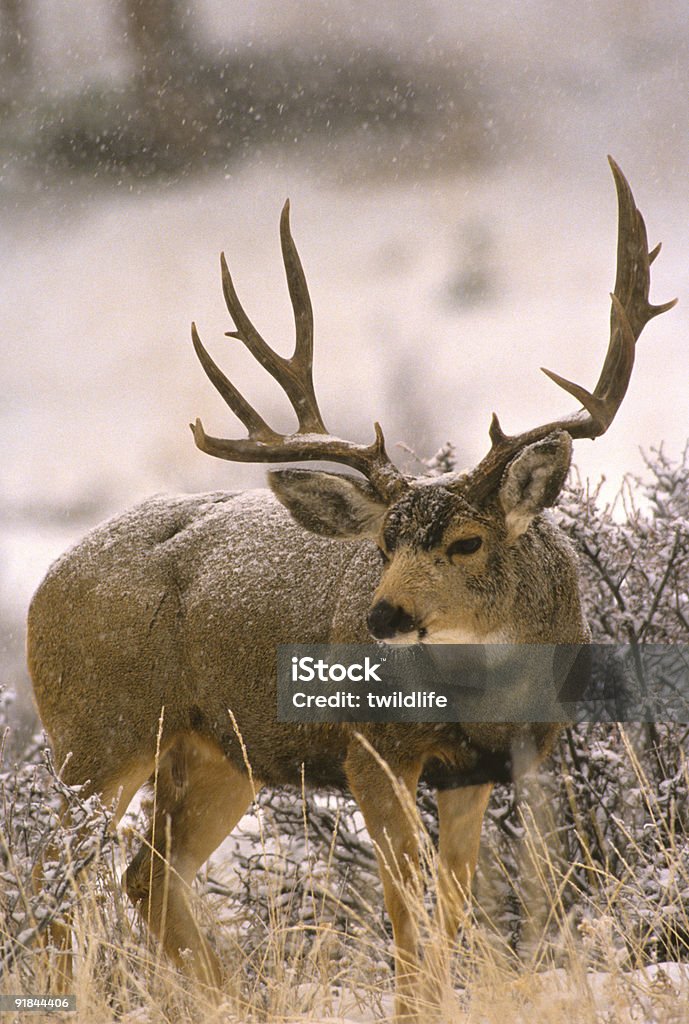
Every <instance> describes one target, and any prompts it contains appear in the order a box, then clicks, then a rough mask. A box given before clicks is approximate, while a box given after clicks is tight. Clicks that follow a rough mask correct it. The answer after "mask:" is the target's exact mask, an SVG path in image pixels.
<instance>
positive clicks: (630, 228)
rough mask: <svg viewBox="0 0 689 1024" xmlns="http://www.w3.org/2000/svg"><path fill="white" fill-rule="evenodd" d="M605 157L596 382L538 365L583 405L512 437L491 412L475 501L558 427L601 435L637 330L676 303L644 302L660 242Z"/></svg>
mask: <svg viewBox="0 0 689 1024" xmlns="http://www.w3.org/2000/svg"><path fill="white" fill-rule="evenodd" d="M608 161H609V163H610V167H611V169H612V173H613V178H614V180H615V188H616V191H617V203H618V234H617V274H616V278H615V290H614V292H613V293H612V295H611V296H610V298H611V302H612V305H611V309H610V342H609V344H608V351H607V353H606V356H605V360H604V362H603V368H602V370H601V373H600V377H599V378H598V383H597V384H596V386H595V388H594V389H593V392H589V391H587V390H586V389H585V388H583V387H581V385H579V384H575V383H573V382H572V381H570V380H567V379H566V378H565V377H561V376H560V375H559V374H557V373H554V372H553V371H552V370H546V369H544V368H542V369H543V372H544V373H545V374H546V376H548V377H549V378H550V379H551V380H552V381H554V382H555V383H556V384H557V385H558V386H559V387H561V388H563V389H564V390H565V391H567V392H568V394H570V395H572V396H573V397H574V398H576V399H577V400H578V401H579V402H581V404H582V406H583V409H581V410H580V411H579V412H576V413H572V414H570V415H569V416H566V417H564V418H563V419H560V420H556V421H554V422H552V423H546V424H544V425H543V426H541V427H536V428H534V429H533V430H529V431H527V432H526V433H523V434H519V435H515V436H514V437H510V436H508V435H506V434H504V433H503V431H502V429H501V427H500V424H499V422H498V419H497V417H496V416H495V414H494V415H493V420H492V422H491V427H490V438H491V450H490V451H489V453H488V455H486V457H485V458H484V459H483V460H482V461H481V462H480V463H479V465H478V466H477V467H476V469H475V470H474V471H473V473H472V474H471V476H470V486H471V488H472V491H473V493H474V494H475V496H476V497H477V498H478V499H479V500H480V498H481V497H484V496H486V495H487V494H489V493H490V492H491V491H492V490H493V489H494V487H495V486H496V485H497V484H498V483H499V480H500V478H501V476H502V473H503V472H504V469H505V467H506V466H507V464H508V463H509V462H510V461H511V459H512V458H513V457H514V456H515V455H516V454H517V453H518V452H519V451H520V450H521V449H522V448H523V447H525V446H526V445H528V444H532V443H533V442H534V441H538V440H541V439H543V438H544V437H547V436H548V434H551V433H553V432H554V431H557V430H565V431H567V433H569V434H570V436H571V437H572V438H580V437H586V438H591V439H593V438H596V437H599V436H600V435H601V434H604V433H605V431H606V430H607V429H608V427H609V426H610V424H611V423H612V421H613V419H614V418H615V415H616V413H617V410H618V409H619V407H620V405H621V403H622V400H623V398H624V396H625V394H626V392H627V388H628V386H629V380H630V378H631V374H632V369H633V367H634V356H635V352H636V342H637V340H638V338H639V335H640V334H641V332H642V330H643V329H644V327H645V326H646V324H647V323H648V321H649V320H651V319H653V317H655V316H659V314H660V313H665V312H666V311H667V310H668V309H672V307H673V306H674V305H675V303H676V302H677V300H676V299H673V300H672V301H670V302H665V303H663V304H662V305H657V306H655V305H652V304H651V303H650V302H649V299H648V293H649V288H650V280H651V275H650V265H651V263H652V262H653V260H654V259H655V258H656V256H657V255H658V253H659V252H660V245H657V246H656V247H655V249H653V250H652V251H651V252H649V251H648V241H647V236H646V225H645V224H644V219H643V217H642V216H641V213H640V212H639V210H638V209H637V207H636V203H635V201H634V196H633V194H632V190H631V188H630V187H629V183H628V182H627V179H626V178H625V176H624V175H623V174H622V171H621V170H620V168H619V166H618V165H617V164H616V163H615V161H614V160H613V159H612V157H608Z"/></svg>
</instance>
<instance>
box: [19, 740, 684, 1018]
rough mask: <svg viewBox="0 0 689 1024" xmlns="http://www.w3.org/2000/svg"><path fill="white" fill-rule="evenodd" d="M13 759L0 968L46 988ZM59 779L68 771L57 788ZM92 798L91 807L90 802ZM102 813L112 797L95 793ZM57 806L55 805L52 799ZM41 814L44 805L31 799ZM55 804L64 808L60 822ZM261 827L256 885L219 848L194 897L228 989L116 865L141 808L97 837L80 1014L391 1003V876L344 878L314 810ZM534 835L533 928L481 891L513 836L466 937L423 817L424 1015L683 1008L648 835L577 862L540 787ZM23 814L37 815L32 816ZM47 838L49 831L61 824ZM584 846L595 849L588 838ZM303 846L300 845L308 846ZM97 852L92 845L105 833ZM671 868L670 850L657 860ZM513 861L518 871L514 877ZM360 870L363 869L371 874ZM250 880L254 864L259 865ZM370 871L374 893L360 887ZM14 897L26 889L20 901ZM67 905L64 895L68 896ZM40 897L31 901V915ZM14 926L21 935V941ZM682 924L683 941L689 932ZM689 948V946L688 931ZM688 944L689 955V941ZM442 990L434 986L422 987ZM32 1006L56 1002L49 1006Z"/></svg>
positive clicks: (348, 1014) (134, 838)
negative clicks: (439, 874)
mask: <svg viewBox="0 0 689 1024" xmlns="http://www.w3.org/2000/svg"><path fill="white" fill-rule="evenodd" d="M627 756H628V758H629V762H630V764H631V766H632V767H633V768H634V770H635V773H636V779H637V782H638V787H639V799H641V800H642V801H646V806H647V818H648V820H647V827H648V828H652V829H655V830H657V831H658V832H659V833H662V834H663V840H664V849H665V850H666V860H665V866H664V867H663V869H662V872H661V874H662V878H661V879H659V882H660V884H662V886H663V893H664V902H663V908H662V909H663V914H664V917H665V918H667V917H668V915H669V917H670V918H671V919H672V920H673V921H674V922H675V928H676V933H677V936H678V940H679V939H680V938H681V937H682V936H687V935H689V905H688V904H687V898H686V897H687V893H688V892H689V870H688V861H687V850H686V840H685V838H684V836H683V835H682V834H681V833H679V832H678V831H677V830H676V828H675V827H674V823H672V822H669V821H667V820H666V818H665V817H664V816H663V814H661V809H660V808H659V807H658V806H657V805H655V804H654V800H653V797H652V795H651V792H650V787H649V786H648V784H647V780H646V779H645V776H644V772H643V769H642V768H641V765H640V764H639V762H638V760H637V759H636V755H635V752H634V750H633V749H632V748H631V747H628V748H627ZM32 770H33V772H34V778H35V779H36V782H35V787H34V790H33V792H32V794H30V798H31V800H33V801H34V803H35V802H36V799H37V797H38V794H39V793H40V792H41V787H40V785H39V781H40V782H41V785H42V786H43V790H42V799H43V800H44V801H45V808H44V810H45V811H46V813H45V814H43V816H41V815H37V814H35V813H34V814H33V818H32V820H34V822H35V821H40V822H42V823H43V824H42V825H41V827H43V828H44V830H45V828H48V830H49V831H51V830H52V831H51V841H52V842H57V843H58V845H60V844H62V846H61V849H62V854H61V860H60V868H59V871H56V872H55V873H54V874H53V876H51V877H52V879H53V881H54V880H55V878H56V877H57V876H59V877H61V878H62V879H63V880H64V878H66V877H68V876H69V870H68V869H69V864H70V861H71V860H72V859H74V851H75V850H76V851H77V852H78V851H79V849H80V847H78V845H75V843H74V837H73V836H72V838H71V841H68V840H69V835H67V836H66V835H65V834H64V832H62V833H61V832H60V829H59V827H58V825H57V824H56V822H55V819H54V812H53V811H52V810H51V807H52V804H51V800H52V797H53V796H54V785H55V779H54V777H52V776H51V775H50V773H49V772H44V774H43V775H42V776H41V777H40V780H39V776H38V775H36V773H37V772H38V773H39V775H40V772H41V771H42V769H32ZM21 771H22V770H21V769H20V770H19V772H10V771H6V772H5V773H4V775H3V776H2V779H0V781H1V782H2V791H1V793H0V799H1V800H2V807H3V818H2V821H1V822H0V864H1V865H2V871H1V872H0V878H1V879H2V881H3V885H4V888H3V889H2V890H0V913H1V914H3V916H2V918H1V919H0V947H1V946H2V945H3V944H4V945H5V951H6V953H7V950H8V949H12V950H13V955H12V956H6V958H5V969H4V971H1V972H0V993H3V994H17V993H22V994H30V993H33V994H36V993H45V992H47V991H48V990H49V984H50V983H49V977H50V972H51V969H52V968H54V964H55V951H54V950H51V949H48V950H47V951H46V950H44V949H42V948H41V947H40V945H39V943H38V941H37V935H36V930H35V929H34V931H33V932H31V930H30V929H28V930H27V928H26V927H24V929H23V931H21V932H19V931H18V929H19V927H20V924H19V922H20V918H21V919H22V920H23V921H24V923H26V921H28V920H29V919H32V921H33V923H34V924H35V925H36V926H37V928H38V930H39V931H40V921H41V920H46V913H47V911H46V908H48V909H50V907H51V903H50V899H48V898H46V897H45V896H43V895H40V896H36V895H35V894H34V893H33V890H32V887H31V882H30V870H31V867H32V864H33V863H34V861H35V860H36V853H35V851H33V850H32V849H31V848H30V847H31V845H32V842H34V841H36V840H37V835H38V833H37V831H36V827H35V825H31V823H30V821H28V820H27V821H26V822H24V823H23V825H22V823H21V822H20V821H19V817H18V814H21V812H22V808H24V810H26V808H25V804H24V802H23V801H24V800H25V798H26V776H25V775H21ZM51 787H52V788H51ZM90 813H91V812H90ZM92 813H94V814H95V815H96V819H94V820H97V815H98V813H100V812H98V811H93V812H92ZM51 814H52V817H51ZM28 817H29V818H30V817H31V815H29V816H28ZM46 822H48V823H49V824H48V826H47V825H46ZM258 823H259V824H258V837H257V839H256V841H255V843H254V846H255V850H256V854H257V857H258V858H259V861H260V860H261V859H262V862H263V864H264V865H265V861H266V859H267V860H268V861H269V862H270V865H271V870H270V871H266V870H261V869H259V867H258V863H259V861H257V866H256V869H255V870H250V872H249V875H250V876H251V877H250V878H249V882H248V888H247V885H246V884H243V885H242V886H239V885H238V883H237V881H236V879H235V878H234V877H233V871H232V865H231V863H227V862H224V861H222V860H216V861H215V862H214V863H213V864H212V866H211V868H210V869H207V870H206V873H205V875H204V876H203V877H202V878H200V880H199V883H198V884H199V886H200V887H201V888H204V889H206V894H205V896H204V897H203V898H199V895H198V893H193V892H190V899H191V900H193V901H194V903H195V905H196V911H197V914H198V916H199V919H200V920H201V921H202V923H203V926H204V928H206V929H207V932H208V934H209V935H210V937H211V941H212V942H213V943H214V945H215V947H216V949H217V950H218V952H219V953H220V956H221V959H222V961H223V963H224V965H225V968H226V975H227V977H226V993H227V994H226V997H225V998H224V1000H223V1001H222V1002H221V1003H220V1004H218V1003H217V1002H215V1001H214V1000H213V999H212V998H211V997H210V996H209V995H208V993H207V992H205V991H204V990H203V989H202V988H200V987H199V986H198V985H195V984H193V983H191V982H190V981H188V980H187V979H186V978H185V977H184V976H183V974H181V973H180V972H178V971H177V970H175V969H174V968H173V967H172V966H171V964H170V963H169V961H168V960H167V959H166V958H165V957H164V956H162V955H161V954H160V951H159V948H158V946H157V944H156V943H155V942H154V941H151V940H149V939H148V938H147V936H146V934H145V932H144V929H142V928H141V926H140V924H139V921H138V919H137V917H136V915H135V914H133V912H132V910H131V908H130V907H129V905H128V903H127V901H126V898H125V897H124V896H123V894H122V893H121V890H120V888H119V885H118V883H117V880H116V879H117V876H118V874H119V873H121V870H122V866H123V863H124V861H125V860H126V858H127V857H128V856H129V855H130V854H131V849H132V848H133V847H134V846H135V845H136V844H137V842H139V841H140V838H141V837H140V833H141V829H142V828H143V821H142V818H141V815H139V816H138V817H136V816H131V817H130V818H129V819H127V822H126V824H125V827H124V828H122V829H121V830H120V834H119V837H118V839H117V841H116V842H110V841H108V840H104V841H99V843H98V844H97V848H98V851H99V852H98V856H97V857H92V859H91V863H90V864H89V866H88V867H87V868H86V870H85V872H82V874H81V875H80V876H79V877H78V878H75V879H73V880H71V881H69V884H68V886H67V888H66V889H65V888H64V887H63V889H62V896H61V899H62V902H63V909H64V907H65V906H66V905H67V904H70V905H71V907H72V909H73V911H74V928H75V949H76V956H75V958H74V964H75V974H74V980H73V983H72V985H71V991H72V992H73V993H74V994H75V995H76V999H77V1007H78V1009H77V1012H76V1013H75V1014H73V1015H71V1018H70V1019H71V1020H74V1021H78V1022H84V1024H87V1022H88V1024H95V1022H99V1024H100V1022H104V1021H111V1020H112V1021H114V1020H118V1021H131V1022H134V1021H142V1022H143V1021H145V1022H147V1024H158V1022H161V1024H162V1022H170V1024H172V1022H174V1024H179V1022H186V1021H189V1022H192V1021H193V1022H196V1021H199V1020H201V1019H203V1020H205V1021H209V1022H214V1021H217V1022H221V1021H222V1022H227V1024H230V1022H240V1021H241V1022H247V1024H248V1022H254V1021H256V1022H259V1021H261V1022H271V1024H272V1022H275V1024H277V1022H281V1024H285V1022H297V1021H300V1022H301V1021H303V1022H307V1021H308V1022H312V1024H315V1022H322V1021H340V1020H347V1021H360V1022H363V1021H373V1020H389V1019H390V1018H391V1011H392V998H391V987H392V967H391V947H390V940H389V937H388V933H387V930H386V929H387V926H386V924H385V919H384V915H383V914H382V909H381V902H380V897H379V895H378V890H377V887H376V886H375V885H373V884H371V887H370V890H369V891H368V898H367V895H366V890H365V888H364V887H363V885H361V884H359V885H357V880H356V878H353V879H352V881H351V883H350V884H348V883H347V882H346V880H343V877H342V871H341V861H340V860H339V858H338V852H339V851H338V841H337V837H336V836H333V837H332V841H331V842H330V843H329V844H328V845H326V846H325V848H320V849H318V850H315V849H312V848H311V842H312V840H311V839H310V832H309V829H308V827H307V822H306V819H304V823H303V834H302V835H297V836H295V837H294V838H293V839H292V840H286V839H285V838H284V836H283V837H279V836H276V835H274V834H273V832H272V830H271V828H270V826H269V822H268V819H267V818H266V816H264V815H259V816H258ZM522 825H523V837H522V838H521V840H519V841H517V842H516V848H515V849H514V850H513V854H514V856H515V857H516V859H517V860H518V861H519V867H520V872H519V873H520V877H521V879H522V885H521V886H520V889H519V906H518V908H516V910H517V912H518V914H519V917H520V920H521V933H520V941H519V943H518V945H517V947H515V943H514V942H512V941H510V938H509V936H508V935H507V934H506V933H505V930H504V927H503V926H502V924H501V923H500V922H497V921H491V920H490V918H489V917H488V915H487V913H486V911H485V909H484V910H483V911H479V910H478V907H479V905H480V904H481V905H483V906H484V907H485V906H489V907H490V906H494V905H496V893H495V892H491V891H490V889H491V888H493V889H498V890H499V889H500V888H501V885H502V884H503V882H504V881H505V879H507V878H508V876H509V875H510V874H511V873H512V872H513V870H514V868H513V865H511V866H510V865H507V864H503V863H501V862H500V860H499V858H498V857H497V855H496V851H494V850H493V851H491V850H490V849H488V850H486V851H485V854H484V864H486V865H490V870H484V871H482V872H480V876H479V878H478V893H479V898H478V899H477V901H476V903H475V906H474V908H472V910H471V911H470V912H469V913H468V914H467V920H466V924H465V927H464V928H463V930H462V934H461V936H460V937H459V940H458V942H457V944H456V945H455V947H454V949H452V950H450V949H448V948H447V945H446V944H445V943H444V942H443V941H442V940H441V938H440V936H439V934H438V931H437V929H436V927H435V923H434V916H433V899H432V892H433V877H434V875H435V871H436V854H435V849H434V845H433V843H432V842H431V840H430V838H429V836H428V834H427V833H426V832H425V831H424V830H423V829H421V831H422V837H423V841H422V847H423V866H424V874H425V876H426V882H427V884H426V892H425V894H424V895H423V896H420V895H418V894H412V893H410V894H409V899H412V900H415V901H416V905H417V915H418V919H419V921H420V923H421V931H422V934H423V936H424V946H425V950H426V959H425V967H424V977H423V979H422V986H423V988H422V991H423V992H427V993H431V992H432V993H433V997H431V996H430V995H429V996H428V1000H427V1004H426V1007H427V1010H424V1012H423V1016H424V1018H426V1017H427V1019H428V1020H429V1021H430V1020H431V1019H434V1018H433V1012H432V1005H433V1001H434V1000H436V1001H437V1002H439V1004H440V1006H441V1011H440V1016H439V1017H436V1018H435V1019H439V1020H441V1021H443V1022H446V1024H454V1022H457V1024H459V1022H467V1024H468V1022H472V1024H473V1022H476V1024H479V1022H480V1024H505V1021H509V1022H510V1024H521V1022H524V1024H559V1022H563V1024H564V1022H565V1021H566V1022H567V1024H577V1022H582V1024H583V1022H586V1024H593V1022H595V1024H598V1022H600V1024H604V1022H605V1024H626V1022H629V1024H631V1022H635V1024H639V1022H641V1024H651V1022H653V1024H675V1022H677V1024H679V1022H680V1021H681V1022H685V1021H686V1020H687V1017H688V1015H689V965H681V964H679V963H673V964H665V965H662V964H656V965H651V964H649V953H648V942H647V936H648V934H650V933H651V932H652V930H653V927H654V920H653V917H654V914H656V913H657V912H658V908H657V906H656V905H653V906H650V905H648V902H647V898H646V897H645V895H644V893H645V892H646V888H645V887H644V886H643V885H641V884H640V881H639V880H640V878H641V877H642V876H643V874H644V871H646V870H647V869H648V868H649V867H651V866H649V865H648V864H645V863H644V860H643V859H644V857H647V856H648V855H647V853H645V849H644V848H643V847H642V846H641V845H640V844H639V842H638V837H635V836H633V835H631V834H630V835H629V837H628V839H629V843H628V847H627V851H626V856H627V863H628V870H626V871H625V872H623V873H620V875H621V876H620V877H613V876H612V875H611V874H610V873H606V871H605V870H604V869H602V868H601V867H600V865H599V864H597V863H596V862H595V859H594V858H593V857H591V858H590V859H589V861H588V863H584V862H582V863H577V864H568V863H566V862H563V860H562V856H561V849H560V847H559V844H558V838H557V837H558V832H557V828H556V827H553V822H551V821H550V820H549V814H548V804H547V802H546V801H545V800H543V799H539V794H538V788H537V787H533V788H532V792H531V797H530V800H529V802H528V803H527V804H525V805H524V806H523V807H522ZM22 828H23V831H22ZM38 839H39V840H40V841H39V842H38V845H39V846H40V845H41V843H42V844H43V849H45V843H46V837H45V835H43V838H42V839H40V836H38ZM581 848H582V849H586V844H585V842H583V841H582V844H581ZM295 851H296V852H295ZM91 852H93V848H91ZM295 856H296V857H298V858H299V859H300V866H301V873H300V884H299V889H298V891H297V889H296V887H295V888H292V889H291V888H290V878H291V877H292V876H291V875H290V871H289V864H290V862H291V859H292V860H293V859H294V858H295ZM582 870H585V872H587V873H588V874H587V877H588V878H589V881H590V882H591V883H592V884H591V885H590V886H589V887H588V890H586V891H585V890H584V889H583V888H581V889H580V891H579V893H578V902H576V901H575V906H574V909H572V906H571V899H565V898H564V894H565V893H568V894H569V896H570V897H571V887H572V886H573V885H574V886H576V885H577V884H578V883H577V881H576V878H577V877H581V871H582ZM656 870H657V864H656ZM501 879H502V882H501ZM359 881H360V880H359ZM245 882H246V879H245ZM252 885H253V887H254V895H255V897H256V900H257V901H258V902H260V904H261V906H262V907H263V908H264V909H265V914H264V915H260V914H257V913H256V911H255V909H254V907H253V906H252V905H251V901H250V900H249V901H248V900H247V894H249V896H250V895H251V892H252ZM352 885H354V887H355V888H357V893H356V895H357V898H356V899H355V898H354V897H353V894H352ZM12 900H14V902H12ZM51 913H53V914H56V915H58V916H59V914H60V913H61V910H60V908H59V907H56V905H55V902H54V901H53V904H52V911H51ZM22 915H23V918H22ZM10 940H13V945H12V946H10V945H9V941H10ZM680 947H681V942H679V941H678V948H680ZM685 951H686V946H685ZM685 959H686V957H685ZM423 998H425V997H423V996H422V999H423ZM33 1019H39V1017H38V1015H34V1018H33Z"/></svg>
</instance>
